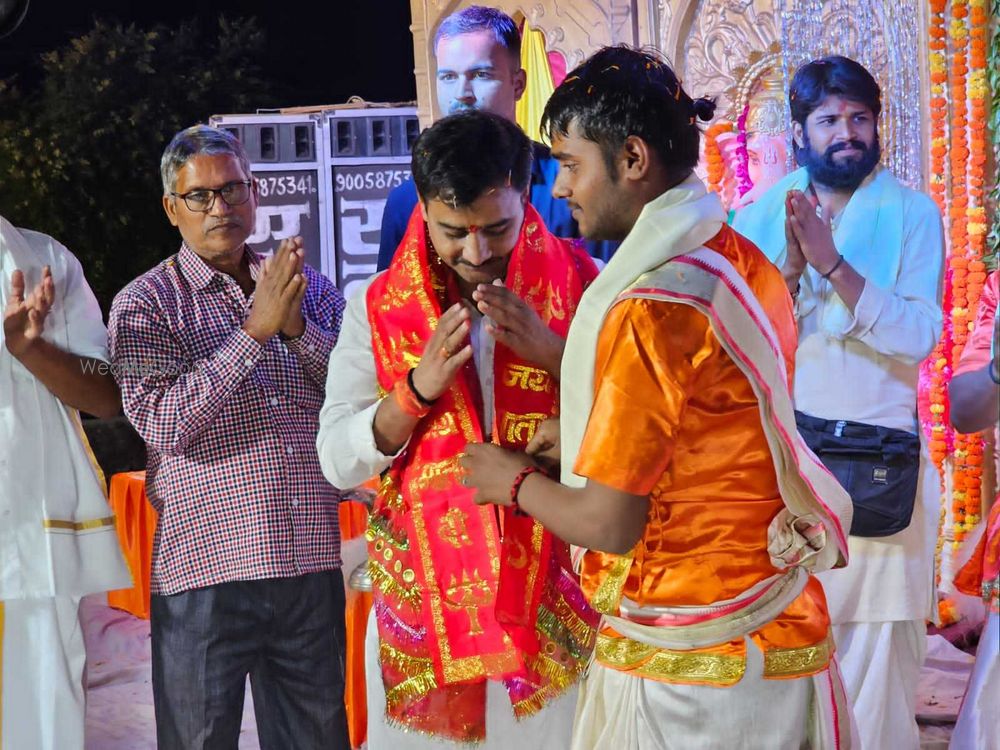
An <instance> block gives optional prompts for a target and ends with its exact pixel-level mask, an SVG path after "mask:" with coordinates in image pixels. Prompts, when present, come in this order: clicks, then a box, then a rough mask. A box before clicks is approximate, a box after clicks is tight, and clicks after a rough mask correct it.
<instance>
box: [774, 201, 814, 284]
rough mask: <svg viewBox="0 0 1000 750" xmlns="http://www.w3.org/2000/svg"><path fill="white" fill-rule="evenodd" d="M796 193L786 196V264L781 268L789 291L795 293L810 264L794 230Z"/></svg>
mask: <svg viewBox="0 0 1000 750" xmlns="http://www.w3.org/2000/svg"><path fill="white" fill-rule="evenodd" d="M793 192H796V191H790V192H788V193H786V194H785V248H786V250H785V263H784V265H783V266H782V267H781V275H782V276H784V277H785V283H786V284H788V289H789V291H790V292H791V291H794V290H795V289H796V288H798V285H799V278H800V277H801V276H802V272H803V271H805V270H806V266H807V265H808V262H807V261H806V256H805V255H803V254H802V246H801V245H800V244H799V240H798V238H797V237H796V236H795V232H794V231H793V230H792V215H793V212H794V209H793V208H792V193H793Z"/></svg>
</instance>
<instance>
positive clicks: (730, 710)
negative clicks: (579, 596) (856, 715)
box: [572, 640, 852, 750]
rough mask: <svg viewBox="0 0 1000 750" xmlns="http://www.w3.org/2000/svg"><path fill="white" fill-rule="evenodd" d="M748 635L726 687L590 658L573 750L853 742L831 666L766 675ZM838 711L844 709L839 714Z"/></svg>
mask: <svg viewBox="0 0 1000 750" xmlns="http://www.w3.org/2000/svg"><path fill="white" fill-rule="evenodd" d="M763 670H764V657H763V655H762V654H761V652H760V650H759V649H758V648H757V647H756V645H754V643H753V642H752V641H749V640H748V642H747V665H746V673H745V674H744V676H743V679H741V680H740V681H739V682H738V683H736V684H735V685H733V686H731V687H718V688H717V687H709V686H705V685H679V684H673V683H667V682H659V681H656V680H650V679H643V678H641V677H634V676H632V675H629V674H627V673H624V672H619V671H617V670H614V669H609V668H607V667H604V666H602V665H601V664H599V663H597V662H594V664H593V665H591V668H590V671H589V673H588V674H587V677H586V678H585V679H584V681H583V684H582V685H581V686H580V702H579V705H578V707H577V713H576V725H575V727H574V734H573V745H572V748H573V750H675V749H676V750H718V749H719V748H740V750H799V748H812V749H813V750H820V749H826V748H831V749H833V748H838V747H839V748H848V747H851V732H852V730H851V725H850V716H849V715H846V716H845V715H843V713H846V712H847V710H848V709H847V707H846V704H845V703H844V701H843V695H842V694H841V695H840V696H839V698H840V699H839V700H838V697H837V695H836V693H837V692H838V691H839V686H836V687H835V683H836V682H837V680H838V678H837V674H836V667H835V666H833V667H832V668H831V669H829V670H824V671H823V672H822V673H820V674H819V675H815V676H812V677H800V678H796V679H788V680H766V679H764V677H763ZM838 712H842V713H841V715H838Z"/></svg>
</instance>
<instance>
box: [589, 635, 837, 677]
mask: <svg viewBox="0 0 1000 750" xmlns="http://www.w3.org/2000/svg"><path fill="white" fill-rule="evenodd" d="M832 654H833V641H832V639H831V638H830V636H829V635H827V637H826V639H825V640H823V641H821V642H820V643H816V644H813V645H811V646H803V647H800V648H774V649H768V650H767V651H765V652H764V677H765V679H767V678H770V679H781V678H788V677H804V676H806V675H811V674H815V673H816V672H819V671H820V670H822V669H824V668H825V667H826V666H827V665H828V664H829V663H830V657H831V655H832ZM596 656H597V660H598V661H599V662H600V663H601V664H603V665H604V666H606V667H610V668H611V669H617V670H618V671H621V672H629V673H631V674H633V675H635V676H636V677H644V678H648V679H651V680H659V681H660V682H678V683H684V684H693V685H715V686H717V687H728V686H730V685H735V684H736V683H737V682H739V681H740V679H741V678H742V677H743V674H744V672H746V652H745V651H744V653H743V654H740V655H735V654H724V653H712V652H704V651H701V652H698V651H694V652H693V651H671V650H668V649H663V648H657V647H656V646H650V645H648V644H645V643H640V642H639V641H634V640H632V639H630V638H625V637H622V636H611V635H606V634H604V633H599V634H598V636H597V654H596Z"/></svg>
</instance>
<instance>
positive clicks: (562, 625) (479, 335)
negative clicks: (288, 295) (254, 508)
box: [317, 111, 597, 750]
mask: <svg viewBox="0 0 1000 750" xmlns="http://www.w3.org/2000/svg"><path fill="white" fill-rule="evenodd" d="M531 150H532V149H531V142H530V141H529V140H528V138H527V136H525V135H524V133H523V132H522V131H521V130H520V128H518V127H517V125H515V124H514V123H512V122H510V121H509V120H507V119H505V118H502V117H499V116H497V115H494V114H489V113H486V112H479V111H472V112H467V113H462V114H457V115H453V116H451V117H446V118H444V119H443V120H440V121H438V122H437V123H435V124H434V125H433V126H432V127H430V128H428V129H427V130H425V131H424V132H423V133H422V134H421V135H420V138H419V139H418V140H417V142H416V143H415V144H414V147H413V154H414V157H413V174H414V180H415V182H416V186H417V190H418V193H419V195H420V208H419V210H416V211H414V212H413V215H412V216H411V218H410V222H409V225H408V227H407V230H406V233H405V235H404V237H403V240H402V242H401V243H400V245H399V249H398V250H397V252H396V254H395V255H394V257H393V259H392V262H391V263H390V265H389V268H388V269H387V270H386V271H385V272H383V273H380V274H377V275H376V276H375V277H374V278H373V279H372V280H371V281H370V282H368V284H367V285H366V286H365V287H364V288H363V289H362V290H361V291H360V293H358V294H356V295H355V296H354V297H353V298H352V299H351V300H349V301H348V304H347V310H346V313H345V316H344V324H343V327H342V328H341V333H340V338H339V339H338V341H337V345H336V347H335V348H334V350H333V352H332V354H331V355H330V366H329V368H328V373H329V374H328V376H327V384H326V401H325V403H324V404H323V410H322V411H321V413H320V428H319V435H318V438H317V448H318V450H319V458H320V465H321V466H322V468H323V473H324V475H325V476H326V478H327V479H328V480H329V481H330V482H331V483H332V484H334V485H335V486H337V487H341V488H345V489H346V488H349V487H352V486H354V485H357V484H360V483H361V482H363V481H365V480H366V479H368V478H369V477H371V476H373V475H375V474H379V473H381V474H382V475H383V477H382V481H381V483H380V487H379V492H378V495H377V497H376V500H375V505H374V508H373V510H372V516H371V519H370V521H369V525H368V534H367V536H368V540H369V547H368V553H369V561H368V564H369V572H370V573H371V576H372V582H373V584H374V592H373V593H374V606H373V609H372V617H371V620H370V622H369V627H368V636H367V639H366V658H365V662H366V670H367V674H368V680H367V684H368V743H369V745H370V746H371V747H373V748H389V747H392V748H395V749H396V750H401V749H403V748H405V750H429V749H430V748H442V747H452V748H457V747H462V746H465V745H466V744H467V743H473V742H482V743H484V745H483V746H482V747H483V750H506V749H507V748H512V747H516V748H518V750H536V749H537V750H543V749H544V750H547V749H548V748H563V747H568V746H569V741H570V735H571V732H572V724H573V715H574V709H575V696H576V681H577V680H578V679H579V677H580V675H581V673H582V672H583V669H584V667H585V666H586V663H587V660H588V658H589V654H590V651H591V649H592V648H593V641H594V637H595V631H594V630H593V626H594V625H595V624H596V615H595V614H594V613H593V611H592V610H590V608H589V607H588V606H587V605H586V602H585V601H584V600H583V598H582V596H581V594H580V590H579V586H578V584H577V580H576V576H575V575H574V574H573V573H572V572H571V570H570V562H569V550H568V547H567V545H566V544H565V543H564V542H560V541H559V540H558V539H555V538H554V537H552V536H551V535H549V534H547V532H545V531H544V530H543V529H542V528H541V526H540V525H539V524H537V523H536V522H535V521H534V520H533V519H532V518H530V517H529V516H524V515H516V516H515V515H514V514H513V513H510V512H508V513H506V514H505V515H504V516H503V518H502V519H501V518H500V517H499V516H498V515H495V514H494V511H493V510H492V509H484V508H483V509H481V508H477V507H476V506H475V504H474V502H473V497H472V496H473V490H472V488H471V487H469V486H467V485H466V484H465V482H464V479H465V478H464V476H463V472H462V470H461V469H460V467H459V465H458V460H459V457H460V455H461V453H462V452H463V451H464V449H465V446H466V444H467V443H469V442H482V441H484V440H485V441H489V440H490V438H491V437H493V438H494V439H495V440H496V441H498V442H499V443H500V444H501V445H504V446H505V447H512V448H514V447H520V448H521V449H523V448H524V446H526V445H527V441H528V440H529V439H530V438H531V436H532V435H533V434H534V431H535V428H536V427H537V425H538V424H539V423H540V422H541V421H542V420H544V419H545V418H547V417H549V416H551V415H552V414H553V412H554V410H555V408H556V404H557V400H558V395H557V394H558V383H557V374H558V372H559V368H560V362H561V359H562V350H563V345H564V340H563V337H564V336H565V335H566V331H567V330H568V327H569V322H570V320H571V319H572V317H573V314H574V313H575V311H576V305H577V302H578V301H579V299H580V296H581V295H582V293H583V289H584V288H585V286H586V285H587V284H588V283H589V282H590V281H591V280H592V279H593V278H594V276H595V275H596V273H597V271H596V268H595V267H594V265H593V263H592V261H591V260H590V259H589V258H588V257H587V256H586V254H585V253H584V252H583V250H582V249H580V248H577V247H575V246H574V245H573V244H572V243H570V242H569V241H567V240H561V239H558V238H556V237H554V236H552V235H551V234H550V233H549V232H548V231H547V229H546V228H545V225H544V224H543V223H542V220H541V218H540V216H539V214H538V212H537V211H536V210H535V209H534V208H533V207H532V206H531V204H530V203H529V202H528V200H527V191H528V187H529V184H530V177H531V159H532V156H531ZM501 528H502V529H503V534H502V535H501V534H500V529H501ZM529 572H530V575H529Z"/></svg>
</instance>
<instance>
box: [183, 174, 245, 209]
mask: <svg viewBox="0 0 1000 750" xmlns="http://www.w3.org/2000/svg"><path fill="white" fill-rule="evenodd" d="M171 195H172V196H173V197H174V198H180V199H182V200H183V201H184V205H186V206H187V207H188V210H190V211H196V212H198V213H207V212H208V211H211V210H212V206H214V205H215V196H219V197H221V198H222V200H224V201H225V202H226V205H227V206H241V205H243V204H244V203H246V202H247V201H248V200H250V180H242V181H241V182H230V183H228V184H226V185H223V186H222V187H220V188H201V189H199V190H192V191H190V192H188V193H171Z"/></svg>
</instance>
